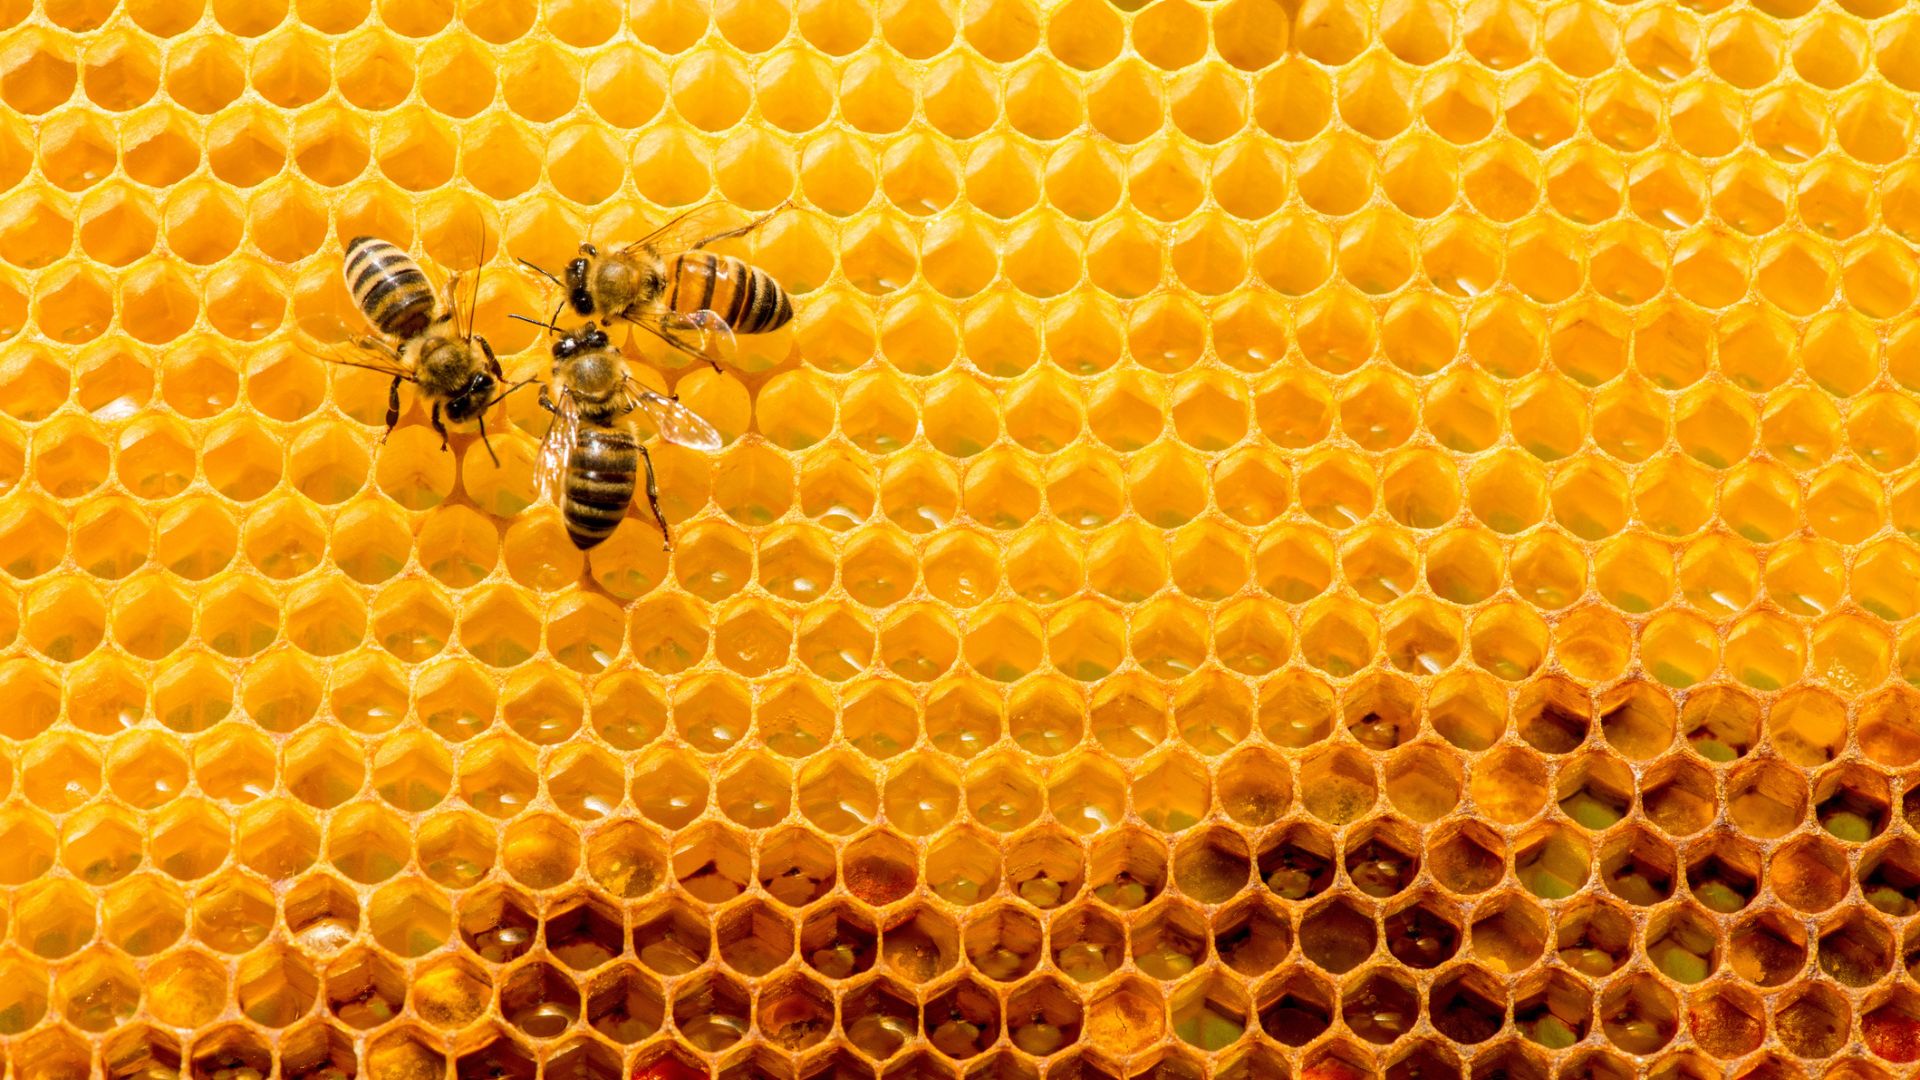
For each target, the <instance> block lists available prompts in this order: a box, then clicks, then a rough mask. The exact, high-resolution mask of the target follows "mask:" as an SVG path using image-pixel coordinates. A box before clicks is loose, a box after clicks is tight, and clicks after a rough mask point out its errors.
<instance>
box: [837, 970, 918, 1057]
mask: <svg viewBox="0 0 1920 1080" xmlns="http://www.w3.org/2000/svg"><path fill="white" fill-rule="evenodd" d="M919 1018H920V1016H919V1009H917V1008H915V1006H914V1004H913V995H912V994H911V993H909V992H908V991H906V990H904V989H902V988H900V987H898V986H896V985H894V984H893V983H891V982H888V981H887V980H885V979H877V980H875V981H873V982H869V983H867V984H866V985H864V986H862V987H860V988H859V989H858V990H855V991H853V992H852V993H850V994H848V995H847V996H846V997H844V998H842V999H841V1002H840V1029H841V1030H842V1031H844V1032H846V1035H847V1041H849V1042H851V1043H852V1044H853V1048H854V1049H855V1050H858V1051H859V1052H860V1053H862V1054H865V1055H866V1056H867V1057H869V1058H872V1059H873V1060H875V1061H885V1060H886V1059H888V1058H890V1057H892V1056H893V1055H894V1054H896V1053H898V1052H899V1051H900V1049H901V1048H902V1047H903V1046H905V1045H906V1044H907V1043H908V1042H910V1041H912V1040H913V1039H914V1037H915V1036H916V1035H918V1034H919V1028H920V1024H919Z"/></svg>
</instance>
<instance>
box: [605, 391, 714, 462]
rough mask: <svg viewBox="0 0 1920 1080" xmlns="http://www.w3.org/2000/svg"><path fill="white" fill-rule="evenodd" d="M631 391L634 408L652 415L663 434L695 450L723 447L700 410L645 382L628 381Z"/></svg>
mask: <svg viewBox="0 0 1920 1080" xmlns="http://www.w3.org/2000/svg"><path fill="white" fill-rule="evenodd" d="M628 393H630V394H631V395H632V396H633V406H634V408H636V409H639V410H641V411H642V412H645V413H646V414H647V415H648V416H651V417H653V422H654V423H655V424H657V425H659V427H660V437H661V438H663V439H665V440H667V441H668V442H670V443H673V444H674V445H676V446H684V447H687V448H688V449H692V450H705V451H708V452H712V451H715V450H718V449H720V445H721V443H720V433H719V432H718V431H715V430H714V429H713V425H712V424H709V423H707V422H706V421H705V420H702V419H701V418H700V414H699V413H697V412H694V411H693V410H692V409H689V408H687V407H686V406H685V405H682V404H680V403H679V402H677V401H675V400H673V399H672V398H670V397H666V396H664V395H661V394H657V393H655V392H653V391H652V390H649V389H647V388H646V387H644V386H635V385H632V384H629V386H628Z"/></svg>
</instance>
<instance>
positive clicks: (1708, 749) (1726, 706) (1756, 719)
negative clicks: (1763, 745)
mask: <svg viewBox="0 0 1920 1080" xmlns="http://www.w3.org/2000/svg"><path fill="white" fill-rule="evenodd" d="M1760 722H1761V713H1760V703H1759V702H1757V701H1755V700H1754V699H1753V698H1752V697H1751V696H1750V695H1748V694H1747V693H1746V692H1744V691H1742V690H1737V689H1735V688H1733V687H1730V686H1708V687H1703V688H1701V689H1699V690H1696V691H1694V692H1693V693H1691V694H1689V695H1687V699H1686V702H1685V703H1684V704H1683V705H1682V706H1681V709H1680V730H1681V732H1682V733H1683V735H1684V737H1685V738H1686V740H1687V744H1688V745H1689V746H1691V747H1693V750H1694V752H1695V753H1697V754H1699V755H1700V756H1701V757H1703V758H1706V759H1707V760H1708V761H1710V762H1713V763H1714V764H1716V765H1722V764H1726V763H1727V762H1730V761H1735V760H1737V759H1739V758H1741V757H1744V756H1746V754H1747V753H1748V752H1750V751H1751V750H1752V749H1753V748H1754V746H1755V745H1756V744H1758V743H1759V742H1760V730H1761V728H1760Z"/></svg>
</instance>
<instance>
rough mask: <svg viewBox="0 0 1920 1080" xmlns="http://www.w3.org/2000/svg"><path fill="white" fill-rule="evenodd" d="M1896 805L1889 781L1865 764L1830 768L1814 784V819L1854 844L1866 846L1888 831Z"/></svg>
mask: <svg viewBox="0 0 1920 1080" xmlns="http://www.w3.org/2000/svg"><path fill="white" fill-rule="evenodd" d="M1892 803H1893V796H1892V792H1891V790H1890V789H1889V787H1888V785H1887V778H1886V777H1885V776H1883V775H1881V774H1880V773H1878V772H1876V771H1874V770H1873V769H1870V768H1868V767H1866V766H1864V765H1858V764H1842V765H1836V766H1833V767H1830V768H1828V769H1826V770H1825V771H1823V772H1822V773H1821V774H1820V775H1819V776H1818V778H1816V779H1815V780H1814V783H1813V816H1814V820H1815V821H1818V822H1819V823H1820V827H1821V828H1823V829H1825V830H1826V831H1827V832H1828V833H1830V834H1832V835H1833V836H1835V837H1837V838H1838V839H1840V840H1843V841H1846V842H1847V843H1850V844H1864V843H1866V842H1867V841H1869V840H1871V839H1873V838H1874V837H1876V836H1879V835H1880V834H1881V833H1882V832H1884V831H1886V828H1887V825H1888V823H1889V821H1890V820H1891V818H1892V813H1893V808H1892Z"/></svg>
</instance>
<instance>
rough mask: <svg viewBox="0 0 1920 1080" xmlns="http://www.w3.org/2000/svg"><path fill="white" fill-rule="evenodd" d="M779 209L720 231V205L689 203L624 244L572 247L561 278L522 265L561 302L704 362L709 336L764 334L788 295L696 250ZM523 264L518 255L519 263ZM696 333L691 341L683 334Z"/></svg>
mask: <svg viewBox="0 0 1920 1080" xmlns="http://www.w3.org/2000/svg"><path fill="white" fill-rule="evenodd" d="M784 209H786V206H785V204H783V205H781V206H779V207H776V208H775V209H773V210H772V211H771V212H769V213H767V214H763V215H761V216H760V217H757V218H755V219H753V220H752V221H749V222H747V223H746V224H745V225H737V226H734V227H731V228H728V227H726V226H728V225H729V224H730V222H729V220H728V216H729V215H730V213H731V211H729V210H728V208H727V207H726V205H725V204H724V203H717V202H714V203H707V204H705V205H703V206H698V207H695V208H694V209H692V210H689V211H687V212H686V213H684V214H682V215H680V216H679V217H677V218H675V219H673V220H672V221H670V222H668V223H667V224H665V225H663V226H661V227H660V228H658V229H656V230H654V231H653V232H652V233H649V234H648V235H646V236H643V237H641V238H640V239H639V240H637V241H635V242H633V243H631V244H628V245H627V246H625V247H622V248H617V249H614V250H611V251H609V252H607V253H606V254H604V255H603V254H601V253H600V250H599V249H598V248H597V247H595V246H594V245H593V244H592V243H591V242H589V243H584V244H581V245H580V254H579V257H577V258H575V259H573V260H572V261H570V262H568V263H567V265H566V269H565V271H564V274H563V276H564V280H562V278H560V277H555V276H554V275H553V274H552V273H550V272H548V271H546V270H542V269H541V268H540V267H538V266H535V265H534V264H532V263H526V265H527V266H528V267H529V268H531V269H532V270H534V271H535V272H537V273H539V274H542V275H544V276H545V277H546V278H547V280H549V281H551V282H553V283H554V284H555V285H558V286H560V287H561V288H562V289H563V290H565V292H566V301H565V303H566V306H568V307H571V308H572V309H573V311H574V312H575V313H576V314H578V315H581V316H584V317H587V318H597V319H599V320H600V321H601V322H603V323H607V324H611V323H612V322H613V321H614V320H615V319H622V320H625V321H627V322H632V323H635V324H637V325H639V326H641V327H644V328H645V329H647V330H648V331H649V332H651V333H652V334H654V335H655V336H656V337H658V338H660V340H662V341H664V342H666V343H667V345H669V346H670V347H672V348H674V349H677V350H679V351H680V352H683V353H685V354H687V355H688V356H691V357H693V358H694V359H696V360H704V361H706V362H707V363H709V364H712V365H713V367H714V370H716V371H717V370H719V368H720V364H719V362H718V361H717V360H715V359H714V357H713V354H712V348H711V347H712V344H713V342H714V341H715V340H719V341H722V342H724V343H725V347H726V351H728V352H730V351H732V348H733V343H734V341H733V338H734V335H735V334H765V333H769V332H771V331H774V330H778V329H780V328H781V327H782V326H785V325H786V324H787V323H789V322H791V321H792V320H793V299H792V298H791V297H789V296H788V295H787V291H786V290H785V289H783V288H781V287H780V283H779V282H778V281H775V280H774V278H773V275H771V274H769V273H767V272H766V271H765V270H762V269H760V268H759V267H757V266H753V265H751V264H749V263H747V262H746V261H745V260H742V259H736V258H734V257H733V256H731V255H716V254H714V253H713V252H711V251H705V250H703V249H704V248H705V247H706V246H707V245H709V244H714V243H718V242H720V241H722V240H729V239H732V238H734V237H739V236H745V235H747V234H748V233H751V232H753V231H754V230H755V229H758V228H759V227H760V226H762V225H764V224H766V223H767V222H768V221H769V220H771V219H772V218H773V217H774V215H776V214H778V213H780V211H781V210H784ZM522 261H523V262H524V261H525V260H522ZM687 334H697V335H698V341H699V344H698V346H696V345H694V344H693V343H691V342H689V341H688V340H687V338H686V337H685V335H687Z"/></svg>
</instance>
